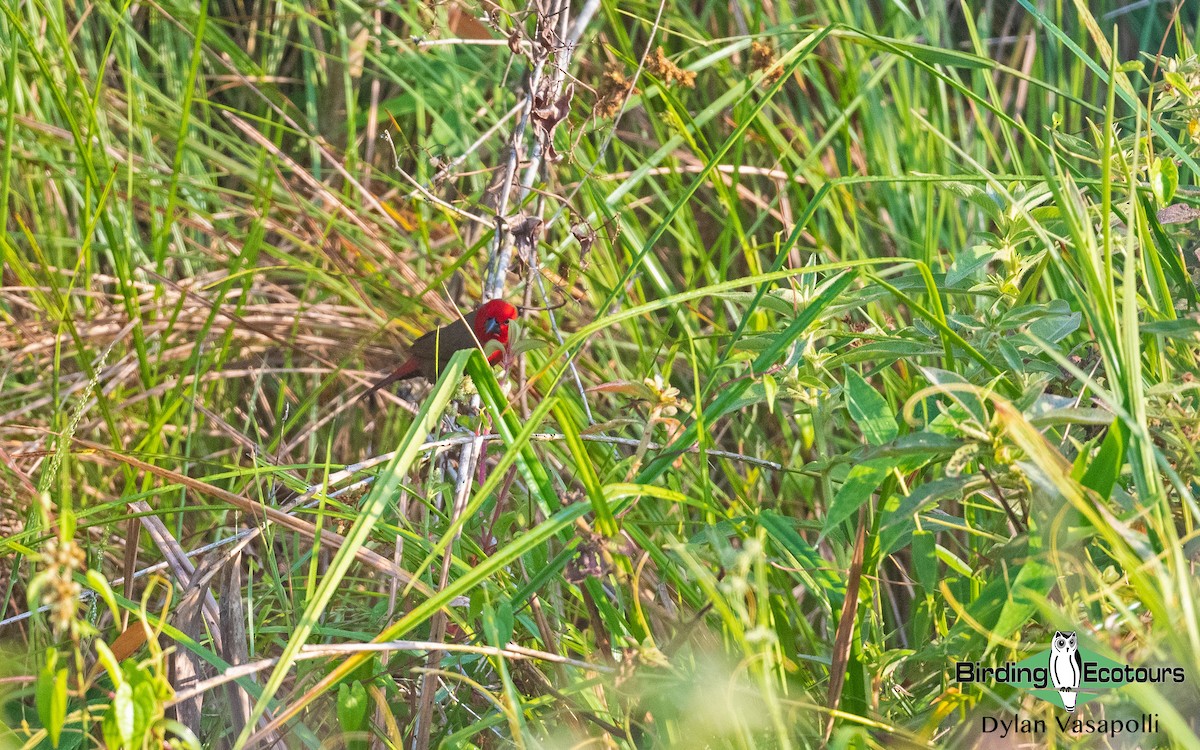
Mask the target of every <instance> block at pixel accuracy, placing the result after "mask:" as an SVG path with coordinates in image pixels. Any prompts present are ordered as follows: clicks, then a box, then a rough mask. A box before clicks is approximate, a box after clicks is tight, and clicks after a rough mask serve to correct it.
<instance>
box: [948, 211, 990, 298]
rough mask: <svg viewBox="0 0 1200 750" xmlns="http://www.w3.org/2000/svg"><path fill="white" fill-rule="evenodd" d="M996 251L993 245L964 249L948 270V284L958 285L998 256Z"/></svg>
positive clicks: (973, 246)
mask: <svg viewBox="0 0 1200 750" xmlns="http://www.w3.org/2000/svg"><path fill="white" fill-rule="evenodd" d="M989 200H990V199H989ZM996 252H997V251H996V248H994V247H992V246H991V245H972V246H971V247H969V248H967V249H966V250H964V251H962V252H961V253H959V254H958V255H957V256H956V257H955V258H954V265H952V266H951V267H950V270H949V271H947V272H946V285H947V286H956V285H958V284H960V283H962V282H963V281H966V280H967V279H969V278H971V277H972V276H973V275H974V274H975V272H976V271H977V270H979V269H980V268H983V267H984V266H986V265H987V264H988V261H990V260H991V259H992V258H994V257H996Z"/></svg>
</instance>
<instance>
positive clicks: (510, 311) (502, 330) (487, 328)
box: [475, 299, 517, 354]
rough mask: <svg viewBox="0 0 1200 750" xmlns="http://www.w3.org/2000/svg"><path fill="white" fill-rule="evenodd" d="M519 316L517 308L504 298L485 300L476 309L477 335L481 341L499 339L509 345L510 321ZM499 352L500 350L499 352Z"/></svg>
mask: <svg viewBox="0 0 1200 750" xmlns="http://www.w3.org/2000/svg"><path fill="white" fill-rule="evenodd" d="M516 317H517V308H515V307H513V306H512V305H510V304H508V303H507V302H505V301H504V300H502V299H493V300H488V301H487V302H484V303H483V305H481V306H480V308H479V309H478V310H477V311H475V336H476V337H477V338H478V339H479V343H481V344H486V343H487V342H489V341H499V342H500V343H501V344H504V345H505V346H507V345H508V323H509V321H512V320H515V319H516ZM497 354H499V352H497Z"/></svg>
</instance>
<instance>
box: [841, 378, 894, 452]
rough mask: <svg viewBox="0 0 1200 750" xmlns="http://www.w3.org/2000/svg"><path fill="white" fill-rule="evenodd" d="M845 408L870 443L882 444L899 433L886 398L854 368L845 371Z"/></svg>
mask: <svg viewBox="0 0 1200 750" xmlns="http://www.w3.org/2000/svg"><path fill="white" fill-rule="evenodd" d="M846 408H847V409H849V411H850V417H851V418H852V419H853V420H854V423H855V424H857V425H858V428H859V429H860V430H862V434H863V437H865V438H866V439H867V442H868V443H870V444H871V445H883V444H884V443H887V442H890V441H892V440H895V439H896V436H897V435H898V434H900V428H899V427H897V426H896V414H895V413H894V412H893V411H892V407H891V406H890V405H889V404H888V402H887V399H885V398H884V397H883V396H882V395H880V393H879V391H876V390H875V389H874V388H872V387H871V385H870V383H868V382H867V381H866V380H864V379H863V377H862V376H861V375H859V374H858V373H857V372H855V371H854V370H847V371H846Z"/></svg>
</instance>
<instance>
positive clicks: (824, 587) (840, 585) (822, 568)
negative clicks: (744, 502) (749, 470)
mask: <svg viewBox="0 0 1200 750" xmlns="http://www.w3.org/2000/svg"><path fill="white" fill-rule="evenodd" d="M758 523H759V525H761V526H762V527H763V528H764V529H766V531H767V535H768V536H769V537H771V539H773V540H774V541H775V543H776V544H778V545H779V546H781V547H782V548H783V549H785V550H786V551H787V552H788V554H790V555H791V556H792V557H793V558H795V559H796V562H797V563H799V569H798V572H799V574H800V576H801V577H803V578H805V579H807V581H808V583H809V586H810V587H811V588H813V589H814V590H816V591H823V592H825V594H826V595H827V596H828V597H829V602H830V604H832V605H833V606H834V607H838V606H841V604H842V601H843V600H844V599H845V597H846V582H845V581H843V580H842V579H841V578H839V577H838V576H836V575H834V573H833V571H832V570H831V569H830V565H829V563H828V562H827V561H826V560H825V558H823V557H821V554H820V553H819V552H817V551H816V550H815V549H814V548H813V546H812V545H810V544H809V543H808V542H806V541H804V537H802V536H800V533H799V532H798V531H796V528H795V526H794V525H793V524H794V521H793V520H792V519H790V518H785V517H784V516H781V515H779V514H778V513H776V512H775V511H771V510H764V511H760V512H759V514H758Z"/></svg>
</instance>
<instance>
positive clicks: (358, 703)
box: [337, 680, 371, 732]
mask: <svg viewBox="0 0 1200 750" xmlns="http://www.w3.org/2000/svg"><path fill="white" fill-rule="evenodd" d="M370 707H371V702H370V700H369V698H368V696H367V689H366V688H365V687H363V684H362V683H361V682H359V681H357V680H355V681H354V682H343V683H342V684H341V685H338V700H337V717H338V725H339V726H340V727H341V728H342V731H343V732H359V731H361V730H362V729H363V727H365V726H366V723H367V710H368V709H369V708H370Z"/></svg>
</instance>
